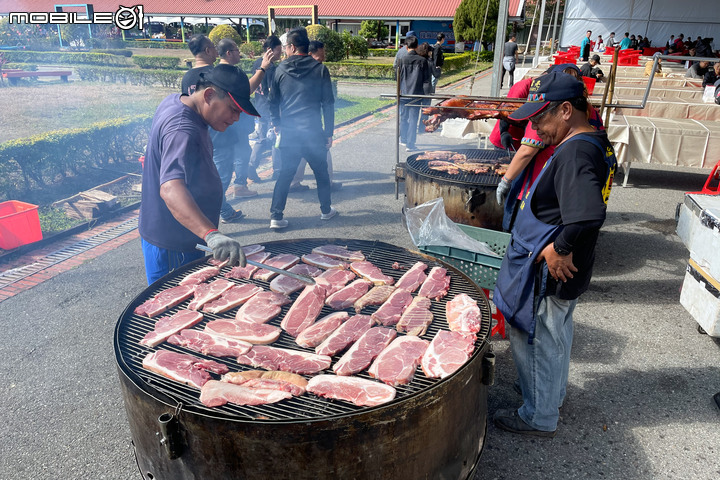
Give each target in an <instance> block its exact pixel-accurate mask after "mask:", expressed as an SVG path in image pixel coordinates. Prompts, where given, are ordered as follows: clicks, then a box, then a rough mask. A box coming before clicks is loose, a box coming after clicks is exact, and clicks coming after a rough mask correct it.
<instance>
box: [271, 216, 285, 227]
mask: <svg viewBox="0 0 720 480" xmlns="http://www.w3.org/2000/svg"><path fill="white" fill-rule="evenodd" d="M287 226H288V221H287V220H285V219H284V218H283V219H282V220H270V228H274V229H280V228H285V227H287Z"/></svg>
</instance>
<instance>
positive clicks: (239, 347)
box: [167, 330, 252, 357]
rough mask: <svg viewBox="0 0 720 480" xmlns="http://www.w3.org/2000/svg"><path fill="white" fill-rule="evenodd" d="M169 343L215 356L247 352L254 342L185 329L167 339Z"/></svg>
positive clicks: (232, 355)
mask: <svg viewBox="0 0 720 480" xmlns="http://www.w3.org/2000/svg"><path fill="white" fill-rule="evenodd" d="M167 341H168V343H172V344H173V345H177V346H179V347H185V348H189V349H190V350H193V351H195V352H199V353H202V354H203V355H212V356H214V357H237V356H238V355H242V354H243V353H246V352H247V351H248V350H250V348H252V344H251V343H248V342H243V341H242V340H232V339H230V338H226V337H221V336H220V335H215V334H212V333H209V332H201V331H199V330H183V331H181V332H180V333H178V334H176V335H172V336H171V337H170V338H168V339H167Z"/></svg>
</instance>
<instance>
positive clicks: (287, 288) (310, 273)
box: [270, 263, 322, 295]
mask: <svg viewBox="0 0 720 480" xmlns="http://www.w3.org/2000/svg"><path fill="white" fill-rule="evenodd" d="M288 272H291V273H297V274H298V275H305V276H306V277H317V276H318V275H320V274H321V273H322V270H320V269H319V268H315V267H313V266H312V265H306V264H304V263H301V264H298V265H295V266H294V267H291V268H289V269H288ZM306 286H307V284H305V283H303V282H301V281H300V280H296V279H294V278H292V277H288V276H287V275H278V276H277V277H275V278H273V281H272V282H270V290H272V291H273V292H277V293H282V294H283V295H292V294H293V293H295V292H297V291H298V290H301V289H303V288H305V287H306Z"/></svg>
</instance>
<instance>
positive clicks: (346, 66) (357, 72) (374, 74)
mask: <svg viewBox="0 0 720 480" xmlns="http://www.w3.org/2000/svg"><path fill="white" fill-rule="evenodd" d="M325 66H326V67H327V68H328V70H329V71H330V76H332V77H355V78H393V74H394V69H393V66H392V65H372V64H367V63H354V62H325Z"/></svg>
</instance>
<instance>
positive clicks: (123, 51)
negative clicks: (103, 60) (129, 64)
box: [93, 48, 133, 58]
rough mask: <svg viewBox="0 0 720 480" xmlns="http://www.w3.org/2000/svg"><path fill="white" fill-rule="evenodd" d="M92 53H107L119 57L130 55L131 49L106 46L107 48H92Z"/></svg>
mask: <svg viewBox="0 0 720 480" xmlns="http://www.w3.org/2000/svg"><path fill="white" fill-rule="evenodd" d="M93 53H107V54H108V55H118V56H121V57H128V58H129V57H132V54H133V52H132V50H128V49H127V48H123V49H119V48H108V49H95V50H93Z"/></svg>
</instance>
